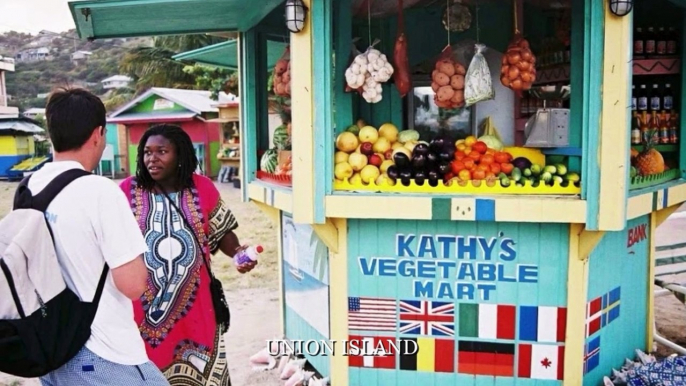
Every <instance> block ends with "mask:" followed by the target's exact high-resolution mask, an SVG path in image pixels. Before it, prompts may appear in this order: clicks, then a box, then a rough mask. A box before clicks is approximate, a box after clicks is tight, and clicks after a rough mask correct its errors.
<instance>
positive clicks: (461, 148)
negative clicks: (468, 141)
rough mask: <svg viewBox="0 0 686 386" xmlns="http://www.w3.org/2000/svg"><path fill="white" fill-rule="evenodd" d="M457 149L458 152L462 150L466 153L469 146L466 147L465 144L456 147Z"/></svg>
mask: <svg viewBox="0 0 686 386" xmlns="http://www.w3.org/2000/svg"><path fill="white" fill-rule="evenodd" d="M455 148H456V149H457V150H462V151H464V149H466V148H467V145H465V144H464V143H461V144H459V145H457V146H455Z"/></svg>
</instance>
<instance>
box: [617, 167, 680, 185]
mask: <svg viewBox="0 0 686 386" xmlns="http://www.w3.org/2000/svg"><path fill="white" fill-rule="evenodd" d="M680 175H681V173H680V171H679V169H670V170H667V171H666V172H663V173H660V174H653V175H650V176H636V177H634V178H632V179H631V183H630V185H629V190H634V189H643V188H648V187H651V186H655V185H660V184H664V183H665V182H669V181H671V180H674V179H677V178H679V176H680Z"/></svg>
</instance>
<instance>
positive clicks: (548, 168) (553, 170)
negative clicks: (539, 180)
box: [543, 165, 557, 175]
mask: <svg viewBox="0 0 686 386" xmlns="http://www.w3.org/2000/svg"><path fill="white" fill-rule="evenodd" d="M543 171H544V172H546V173H550V174H551V175H554V174H557V168H556V167H555V166H554V165H548V166H546V167H545V168H543Z"/></svg>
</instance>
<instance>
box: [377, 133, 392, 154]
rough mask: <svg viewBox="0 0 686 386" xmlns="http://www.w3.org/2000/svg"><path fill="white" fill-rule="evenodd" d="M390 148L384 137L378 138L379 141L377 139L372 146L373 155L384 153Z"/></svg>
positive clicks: (389, 143)
mask: <svg viewBox="0 0 686 386" xmlns="http://www.w3.org/2000/svg"><path fill="white" fill-rule="evenodd" d="M390 148H391V142H390V141H389V140H387V139H386V138H384V137H380V138H379V139H377V140H376V143H375V144H374V152H375V153H385V152H386V150H389V149H390Z"/></svg>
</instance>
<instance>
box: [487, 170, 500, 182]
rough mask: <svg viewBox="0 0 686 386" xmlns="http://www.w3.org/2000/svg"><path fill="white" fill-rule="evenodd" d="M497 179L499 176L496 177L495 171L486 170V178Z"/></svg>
mask: <svg viewBox="0 0 686 386" xmlns="http://www.w3.org/2000/svg"><path fill="white" fill-rule="evenodd" d="M497 179H498V177H496V175H495V173H493V172H486V180H489V181H495V180H497Z"/></svg>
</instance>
